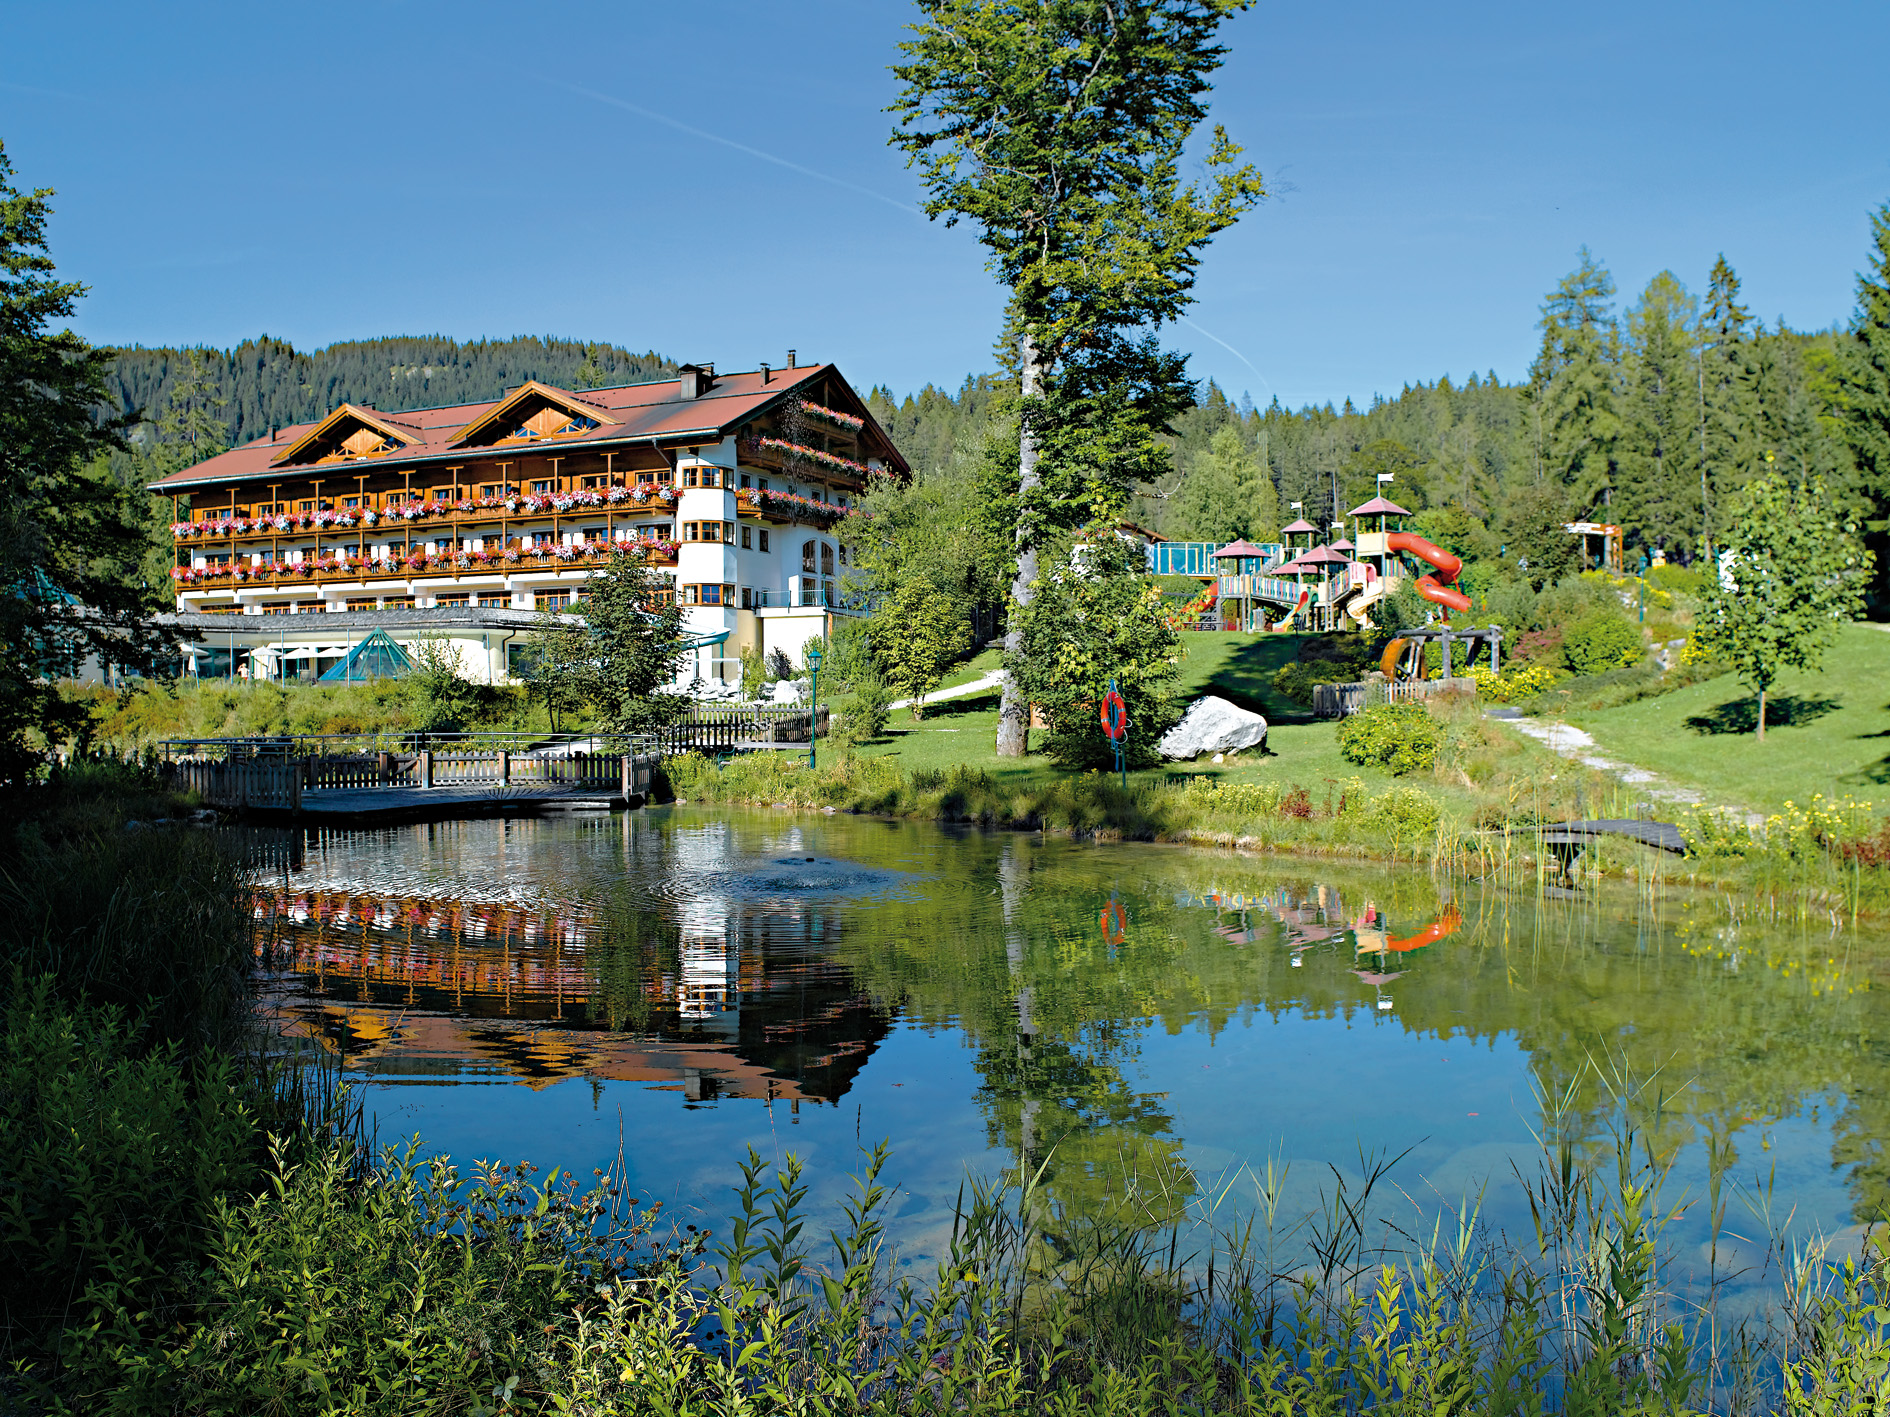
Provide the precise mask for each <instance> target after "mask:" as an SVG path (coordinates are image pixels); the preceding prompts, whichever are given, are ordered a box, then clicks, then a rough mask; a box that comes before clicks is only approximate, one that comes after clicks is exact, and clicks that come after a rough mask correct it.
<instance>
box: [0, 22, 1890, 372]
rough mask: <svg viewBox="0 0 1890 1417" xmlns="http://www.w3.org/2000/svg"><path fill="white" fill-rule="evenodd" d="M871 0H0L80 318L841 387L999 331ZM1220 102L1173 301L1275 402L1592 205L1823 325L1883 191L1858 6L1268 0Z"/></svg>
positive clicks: (1468, 347)
mask: <svg viewBox="0 0 1890 1417" xmlns="http://www.w3.org/2000/svg"><path fill="white" fill-rule="evenodd" d="M910 14H911V11H910V10H909V8H908V7H907V6H906V5H904V4H901V3H897V0H801V3H798V4H782V3H773V4H761V3H748V0H710V3H704V0H696V3H692V4H675V3H665V4H653V3H633V4H617V5H603V4H590V3H571V4H565V5H561V6H555V7H554V6H543V7H521V6H515V5H503V6H501V5H493V4H484V3H460V4H454V5H446V4H430V3H402V2H401V0H392V2H391V3H380V4H362V3H354V2H353V0H334V3H323V4H320V5H315V4H309V3H300V2H299V0H281V2H280V3H275V4H269V5H256V4H243V5H237V4H230V5H193V4H174V5H165V6H154V5H149V4H138V5H130V4H106V3H87V0H61V3H58V4H50V3H44V0H42V3H38V4H32V5H28V4H26V3H22V0H11V3H9V4H8V5H7V6H6V8H5V20H4V24H5V32H6V34H7V36H8V38H7V42H6V44H5V45H4V47H3V48H0V140H4V142H5V143H6V147H7V151H8V153H9V155H10V156H11V158H12V160H13V163H14V166H15V168H16V169H17V177H16V180H17V181H19V182H21V183H22V184H25V185H33V186H49V187H54V188H57V189H58V192H59V195H58V197H57V199H56V207H57V215H56V217H55V220H54V223H53V227H52V236H53V242H54V254H55V256H56V258H57V259H58V261H59V263H60V265H61V268H62V270H64V271H65V272H66V273H67V274H68V275H70V276H72V277H75V278H78V279H81V280H83V281H85V282H86V283H87V284H89V285H90V286H91V288H92V294H91V296H90V298H89V299H88V300H87V301H86V302H85V304H84V306H83V307H82V310H81V315H80V319H79V321H78V327H79V329H80V330H81V332H82V333H84V334H86V335H87V336H89V337H91V338H93V339H95V340H99V341H104V342H112V343H127V344H128V343H144V344H170V343H199V342H201V343H208V344H213V345H223V346H226V345H229V344H231V343H233V342H235V341H237V340H239V339H241V338H243V337H245V336H248V335H255V334H259V333H264V332H267V333H269V334H272V335H276V336H278V337H282V338H286V339H289V340H291V341H293V342H294V343H295V344H296V345H298V346H300V347H313V346H316V345H319V344H323V343H326V342H328V341H330V340H335V339H345V338H354V337H366V336H374V335H382V334H425V333H434V332H440V333H445V334H449V335H454V336H459V337H462V338H464V337H477V336H482V335H491V336H504V335H510V334H516V333H550V334H559V335H569V336H575V337H582V338H593V339H607V340H612V341H615V342H617V343H620V344H624V345H628V346H631V347H632V348H635V349H639V350H641V349H644V348H654V349H657V350H659V351H661V352H663V353H665V354H668V355H670V356H672V357H675V358H679V359H696V360H714V361H716V362H717V363H719V364H721V365H722V367H724V368H740V367H753V365H754V364H755V363H757V362H758V361H760V360H764V359H766V360H771V361H778V360H779V359H781V358H782V357H783V355H784V353H785V351H786V349H787V348H788V347H789V346H793V347H796V348H798V350H799V351H800V353H801V356H802V357H803V358H804V359H806V358H816V359H832V360H836V361H838V362H839V363H840V364H841V366H842V367H843V368H844V369H845V370H846V372H847V373H848V374H849V375H850V376H851V377H852V378H853V380H854V381H855V382H856V383H857V384H860V385H862V386H864V385H867V384H871V383H877V382H885V383H888V384H890V385H891V386H892V387H893V388H894V389H895V390H897V391H900V392H906V391H909V390H912V389H914V388H916V387H918V386H920V385H922V384H924V383H926V382H928V381H931V382H937V383H942V384H947V385H955V384H956V383H957V382H958V381H959V380H960V379H962V378H963V377H964V375H965V374H966V373H967V372H970V371H974V370H982V369H986V368H989V367H991V365H992V362H993V361H992V356H991V340H992V335H993V332H994V330H995V328H996V325H997V321H998V315H999V310H1000V304H1001V301H1000V295H999V292H998V291H997V289H996V287H995V286H994V284H993V283H992V282H991V280H990V278H989V277H988V276H987V275H986V274H985V272H984V269H983V253H982V249H981V248H980V247H979V246H978V245H977V244H976V241H975V239H974V237H973V236H972V234H971V233H970V232H969V231H968V230H967V229H966V228H963V227H960V228H957V229H953V230H947V229H945V228H944V227H943V225H942V224H934V223H927V222H926V221H925V220H924V219H923V218H921V217H920V216H918V215H917V214H916V205H917V202H918V201H919V199H920V193H919V190H918V187H917V184H916V182H915V180H914V178H913V175H912V174H911V173H910V172H908V171H907V170H906V168H905V166H904V163H903V159H902V158H901V157H900V156H899V154H897V153H896V152H894V151H893V150H892V149H890V148H888V147H887V145H886V135H887V132H888V128H889V120H888V117H887V115H885V114H884V113H883V112H882V111H881V110H882V109H883V108H884V107H885V106H886V104H887V103H889V102H890V101H891V99H892V98H893V96H894V92H895V86H894V82H893V79H892V77H891V75H890V74H889V73H888V72H887V69H886V66H887V64H888V63H889V62H890V61H891V60H892V59H893V58H894V46H895V44H896V43H897V42H898V39H899V37H900V28H901V26H902V25H903V24H904V23H905V22H906V21H907V20H908V18H909V17H910ZM1225 38H1226V41H1227V43H1228V44H1229V46H1230V48H1231V54H1230V57H1229V61H1228V63H1227V65H1226V67H1225V68H1224V69H1223V70H1222V71H1221V74H1220V76H1219V78H1218V81H1217V92H1216V96H1215V112H1216V117H1217V118H1218V119H1219V120H1220V121H1223V122H1225V123H1226V124H1227V125H1228V127H1229V128H1230V129H1231V130H1232V132H1233V134H1234V136H1235V137H1236V139H1237V140H1238V141H1240V142H1242V143H1244V144H1245V145H1246V147H1247V149H1248V152H1249V154H1250V156H1251V157H1252V158H1253V159H1254V160H1255V161H1257V162H1258V163H1259V164H1260V166H1261V167H1262V169H1263V171H1264V172H1265V173H1266V175H1267V177H1268V179H1269V181H1270V183H1271V184H1272V185H1273V187H1274V190H1275V196H1274V197H1273V198H1272V200H1270V201H1269V202H1268V203H1267V204H1266V205H1264V206H1262V207H1261V208H1260V209H1259V210H1257V211H1255V212H1254V213H1253V214H1251V215H1250V216H1248V217H1247V218H1246V219H1245V220H1244V221H1243V222H1242V223H1241V225H1240V226H1239V227H1237V228H1235V229H1234V230H1233V231H1230V232H1227V233H1224V234H1223V235H1222V236H1221V237H1220V238H1219V239H1218V240H1217V241H1216V243H1215V245H1214V246H1213V248H1212V249H1211V251H1210V253H1209V255H1208V257H1207V261H1206V263H1205V266H1204V269H1203V272H1202V277H1201V281H1200V285H1199V295H1200V303H1199V305H1198V306H1197V307H1196V309H1195V311H1194V312H1193V314H1192V316H1191V321H1192V324H1191V325H1183V326H1181V327H1179V328H1177V329H1175V330H1173V331H1172V332H1171V334H1170V338H1171V341H1172V342H1173V343H1174V344H1175V345H1177V346H1178V347H1181V348H1184V349H1188V350H1190V351H1192V353H1193V356H1194V357H1193V361H1192V364H1191V366H1190V367H1191V368H1192V370H1193V371H1194V372H1195V373H1196V374H1197V375H1199V376H1202V377H1210V376H1211V377H1213V378H1215V379H1217V380H1219V381H1220V383H1221V384H1222V385H1223V386H1224V387H1225V388H1227V389H1228V390H1229V391H1230V393H1233V394H1235V395H1238V394H1239V393H1241V392H1242V391H1251V393H1252V394H1253V396H1254V398H1255V399H1256V401H1259V402H1262V403H1264V402H1265V401H1266V400H1267V398H1268V397H1270V396H1272V395H1273V394H1277V395H1278V396H1279V397H1280V399H1281V400H1282V402H1284V403H1286V404H1288V405H1290V406H1295V407H1296V406H1298V405H1300V404H1302V403H1305V402H1309V401H1314V402H1323V401H1325V400H1327V399H1331V400H1334V401H1338V400H1343V399H1344V398H1346V397H1347V396H1348V395H1349V396H1351V397H1353V398H1355V399H1359V400H1361V401H1362V400H1366V399H1369V398H1370V396H1371V395H1372V394H1373V393H1374V392H1384V393H1395V392H1396V391H1397V390H1398V389H1399V388H1400V387H1401V386H1402V385H1403V384H1404V383H1406V382H1407V381H1415V380H1419V379H1432V378H1435V377H1437V376H1438V375H1440V374H1444V373H1449V374H1452V375H1453V376H1456V377H1459V378H1461V377H1462V376H1463V375H1464V374H1465V373H1466V372H1468V371H1469V370H1471V369H1473V368H1474V369H1477V370H1479V371H1481V370H1485V369H1489V368H1494V369H1495V370H1496V371H1497V372H1498V373H1499V374H1501V375H1502V376H1503V377H1504V378H1505V379H1513V378H1517V377H1519V376H1520V375H1521V374H1522V373H1523V372H1524V370H1525V369H1526V368H1527V365H1528V363H1529V360H1530V358H1531V357H1532V355H1533V353H1534V347H1535V338H1536V336H1535V333H1534V329H1533V326H1534V323H1535V320H1536V318H1537V307H1538V305H1539V304H1540V301H1541V298H1542V294H1543V292H1544V291H1546V290H1547V289H1548V288H1549V287H1550V286H1551V285H1552V284H1553V283H1554V281H1555V280H1556V278H1557V277H1558V276H1560V275H1561V274H1562V273H1563V272H1564V271H1566V270H1568V269H1569V268H1570V267H1571V266H1572V265H1573V263H1574V260H1575V253H1576V249H1577V248H1578V247H1579V246H1580V245H1582V244H1583V243H1584V242H1585V243H1587V244H1588V245H1589V246H1590V247H1592V248H1593V250H1594V251H1595V252H1596V254H1597V255H1598V256H1600V257H1601V258H1602V259H1603V260H1605V261H1606V262H1607V263H1608V264H1609V266H1610V267H1611V268H1612V270H1613V271H1614V274H1615V277H1616V280H1617V282H1618V283H1619V285H1620V286H1621V289H1622V291H1623V293H1624V303H1625V299H1626V298H1629V297H1631V296H1632V294H1633V293H1634V292H1636V291H1637V290H1638V289H1639V288H1640V287H1641V286H1643V285H1645V283H1646V282H1647V280H1648V278H1649V277H1651V276H1652V275H1654V274H1655V273H1656V272H1658V271H1659V270H1661V269H1662V268H1671V269H1672V270H1673V271H1674V272H1675V273H1676V274H1677V275H1679V276H1680V278H1681V279H1682V280H1683V281H1685V282H1686V283H1687V285H1688V286H1689V287H1690V288H1692V289H1694V290H1696V291H1697V290H1700V289H1702V288H1703V287H1704V285H1705V276H1706V271H1707V269H1708V267H1709V266H1710V265H1711V263H1712V260H1713V258H1714V255H1715V254H1716V253H1718V252H1720V251H1724V252H1725V253H1726V255H1727V256H1728V258H1729V259H1730V260H1731V261H1732V263H1733V265H1734V266H1735V267H1736V268H1737V269H1738V271H1739V273H1740V275H1741V276H1742V277H1743V278H1744V280H1745V282H1746V294H1747V297H1748V299H1749V301H1750V303H1751V304H1752V305H1753V307H1754V309H1755V311H1756V312H1757V313H1759V314H1760V315H1762V316H1764V317H1765V318H1766V319H1768V320H1771V319H1776V318H1778V317H1780V316H1783V317H1784V318H1785V320H1786V321H1787V322H1789V323H1790V324H1792V325H1795V326H1799V327H1818V326H1824V325H1829V324H1831V323H1833V322H1834V321H1840V320H1843V319H1846V318H1848V316H1849V313H1850V311H1851V308H1852V305H1853V300H1854V295H1853V291H1854V281H1855V273H1856V271H1857V269H1858V268H1859V267H1860V266H1861V265H1862V264H1863V261H1864V257H1865V249H1866V240H1867V235H1868V220H1867V216H1868V212H1869V211H1870V210H1871V209H1872V208H1874V207H1875V206H1877V205H1878V204H1880V203H1882V202H1884V201H1885V200H1890V126H1886V124H1885V122H1884V118H1883V99H1884V93H1885V89H1884V82H1883V78H1882V70H1881V57H1882V55H1883V54H1884V53H1885V52H1890V5H1884V4H1882V3H1880V0H1878V2H1877V3H1861V2H1860V3H1821V4H1800V5H1792V6H1787V5H1782V4H1773V5H1757V4H1741V3H1722V4H1716V5H1708V4H1688V3H1651V4H1650V3H1646V0H1642V3H1638V4H1618V3H1612V0H1604V3H1599V4H1590V5H1587V6H1583V7H1574V6H1517V5H1515V4H1513V3H1506V4H1502V5H1489V4H1460V5H1455V6H1447V7H1439V6H1412V5H1408V4H1378V3H1372V4H1324V5H1298V6H1286V5H1281V4H1277V3H1262V4H1260V5H1257V6H1255V7H1254V8H1253V9H1251V10H1249V11H1247V12H1246V13H1244V14H1242V15H1240V16H1239V17H1237V18H1236V19H1235V20H1233V21H1232V22H1230V23H1229V24H1228V25H1227V26H1226V29H1225Z"/></svg>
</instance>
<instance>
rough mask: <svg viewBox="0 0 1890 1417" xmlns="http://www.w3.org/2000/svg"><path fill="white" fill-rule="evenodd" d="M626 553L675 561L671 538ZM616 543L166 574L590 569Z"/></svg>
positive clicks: (238, 577) (343, 577)
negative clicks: (638, 553)
mask: <svg viewBox="0 0 1890 1417" xmlns="http://www.w3.org/2000/svg"><path fill="white" fill-rule="evenodd" d="M618 545H619V546H621V547H622V549H623V550H625V551H627V552H641V553H642V555H643V559H644V561H645V562H646V563H647V564H650V565H658V566H663V565H674V564H675V563H676V544H675V543H674V542H670V541H625V542H621V543H618ZM614 550H615V547H610V546H605V547H597V546H592V545H588V544H587V545H584V546H558V547H547V548H545V549H544V550H536V549H525V548H521V547H516V546H511V547H507V548H506V549H505V550H503V551H468V552H460V553H458V554H455V555H447V556H428V555H419V554H416V555H412V556H403V557H400V558H398V559H392V560H389V559H377V560H360V561H356V560H342V559H341V558H339V557H335V558H327V557H324V558H323V559H322V560H320V561H295V562H289V563H273V564H266V565H261V566H245V565H221V566H179V567H176V568H175V569H173V570H172V572H171V579H172V581H174V582H175V583H176V585H177V587H178V589H180V590H227V589H236V588H241V587H243V586H250V585H259V586H283V585H314V584H321V583H324V582H332V581H373V580H411V579H412V578H414V577H416V576H452V577H453V578H454V579H458V578H459V577H461V576H494V575H513V574H517V573H519V572H530V571H581V570H591V569H596V568H597V567H600V566H603V565H606V564H608V563H609V561H610V558H611V556H612V554H613V552H614Z"/></svg>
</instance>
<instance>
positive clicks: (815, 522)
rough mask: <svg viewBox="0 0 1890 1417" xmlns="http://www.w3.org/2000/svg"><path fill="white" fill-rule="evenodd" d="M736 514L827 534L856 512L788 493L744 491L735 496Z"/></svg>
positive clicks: (754, 489)
mask: <svg viewBox="0 0 1890 1417" xmlns="http://www.w3.org/2000/svg"><path fill="white" fill-rule="evenodd" d="M735 510H736V512H737V513H738V514H739V515H741V516H745V517H755V518H757V519H759V520H761V521H764V522H773V523H775V524H776V525H777V526H812V527H817V528H819V529H820V530H823V531H824V530H826V529H827V528H828V527H830V526H832V525H833V524H834V523H835V522H837V521H840V520H841V519H842V518H844V517H846V516H848V515H849V514H850V513H851V512H852V508H850V507H842V506H839V505H837V504H836V503H833V502H821V501H818V500H816V499H815V498H812V497H797V496H791V495H790V494H788V493H786V492H774V491H769V492H762V491H759V490H758V489H756V488H753V487H744V488H742V489H741V490H740V491H739V492H737V493H736V494H735Z"/></svg>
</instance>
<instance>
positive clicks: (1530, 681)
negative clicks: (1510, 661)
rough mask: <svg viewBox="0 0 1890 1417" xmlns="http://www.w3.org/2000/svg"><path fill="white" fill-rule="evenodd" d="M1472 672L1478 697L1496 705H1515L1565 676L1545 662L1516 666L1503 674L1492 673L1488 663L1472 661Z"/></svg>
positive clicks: (1470, 673) (1470, 672) (1471, 675)
mask: <svg viewBox="0 0 1890 1417" xmlns="http://www.w3.org/2000/svg"><path fill="white" fill-rule="evenodd" d="M1468 672H1469V675H1470V677H1471V678H1472V679H1474V680H1475V681H1476V685H1477V697H1479V698H1483V699H1488V700H1489V701H1490V702H1491V703H1494V704H1513V703H1516V702H1517V701H1518V700H1521V699H1528V698H1533V697H1535V696H1536V695H1537V694H1540V693H1541V692H1542V691H1543V690H1545V689H1547V688H1549V687H1550V686H1551V685H1553V684H1554V683H1555V682H1556V680H1558V679H1560V678H1561V677H1562V676H1561V675H1560V674H1559V673H1557V672H1556V671H1555V670H1554V669H1551V668H1550V667H1549V666H1548V665H1546V664H1523V665H1515V666H1512V667H1511V668H1509V669H1506V670H1504V671H1503V672H1502V673H1501V674H1492V673H1490V671H1489V669H1488V667H1487V666H1485V665H1481V664H1473V665H1471V666H1470V669H1469V671H1468Z"/></svg>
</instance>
